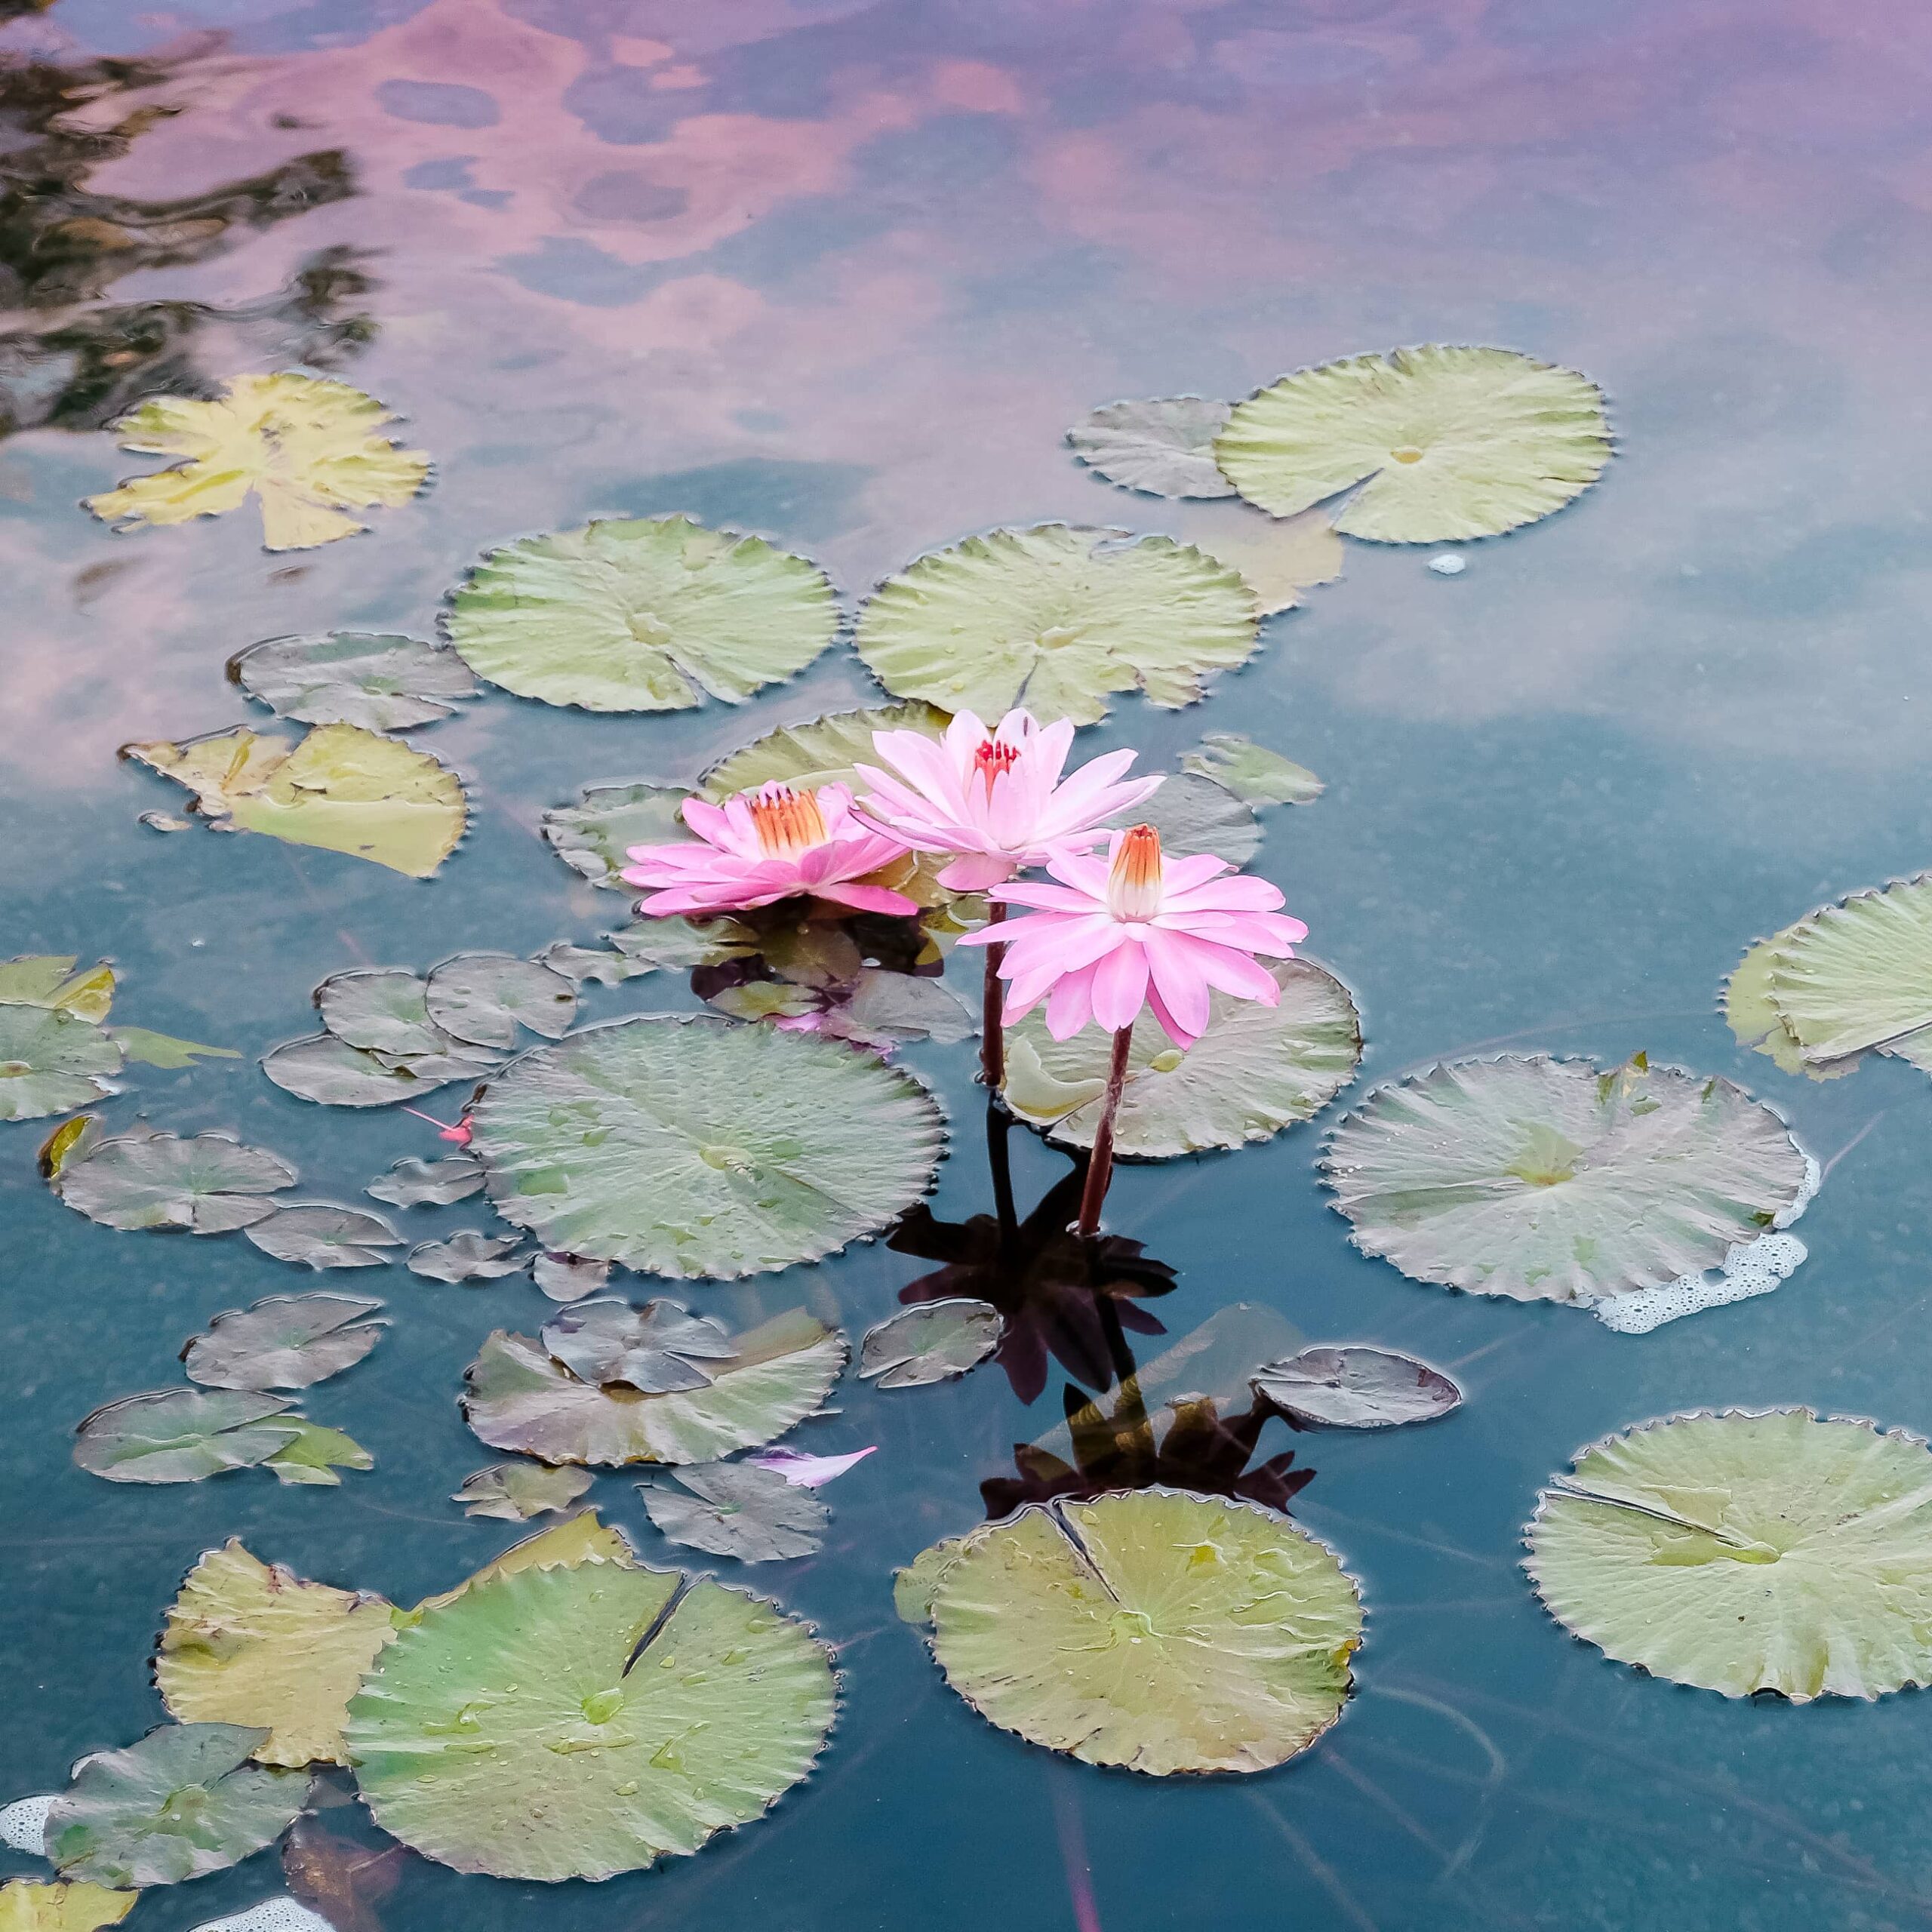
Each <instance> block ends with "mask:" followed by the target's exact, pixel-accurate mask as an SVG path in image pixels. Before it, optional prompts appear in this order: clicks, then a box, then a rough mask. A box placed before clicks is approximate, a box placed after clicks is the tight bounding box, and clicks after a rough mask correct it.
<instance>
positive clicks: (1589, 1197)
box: [1323, 1054, 1810, 1303]
mask: <svg viewBox="0 0 1932 1932" xmlns="http://www.w3.org/2000/svg"><path fill="white" fill-rule="evenodd" d="M1323 1164H1324V1169H1325V1171H1326V1174H1327V1180H1328V1184H1329V1186H1330V1187H1331V1189H1333V1190H1334V1195H1335V1200H1334V1205H1335V1207H1337V1210H1338V1211H1340V1213H1341V1214H1344V1215H1346V1217H1347V1218H1348V1219H1349V1221H1350V1222H1351V1223H1352V1224H1353V1226H1354V1229H1355V1232H1354V1235H1353V1237H1352V1238H1353V1240H1354V1241H1355V1245H1356V1246H1357V1247H1359V1248H1360V1249H1361V1251H1363V1252H1364V1254H1379V1255H1380V1256H1382V1257H1384V1258H1385V1259H1386V1260H1389V1261H1392V1262H1393V1263H1395V1266H1397V1267H1398V1268H1399V1269H1401V1271H1402V1272H1403V1273H1404V1274H1405V1275H1409V1276H1411V1278H1413V1279H1414V1280H1416V1281H1436V1282H1440V1283H1441V1284H1444V1285H1445V1286H1447V1287H1457V1288H1466V1289H1469V1290H1472V1291H1475V1292H1476V1293H1478V1294H1493V1295H1506V1296H1508V1297H1510V1298H1511V1299H1512V1300H1516V1301H1537V1300H1542V1301H1576V1302H1583V1303H1591V1302H1595V1301H1597V1300H1601V1298H1602V1297H1604V1296H1606V1295H1614V1294H1623V1293H1626V1292H1627V1291H1629V1290H1631V1289H1633V1288H1648V1287H1658V1286H1660V1285H1661V1284H1663V1283H1665V1282H1666V1281H1674V1280H1675V1279H1676V1278H1678V1276H1680V1275H1685V1274H1689V1273H1693V1272H1697V1271H1700V1270H1701V1269H1706V1268H1715V1267H1716V1266H1719V1265H1720V1264H1721V1263H1722V1262H1723V1260H1724V1256H1725V1252H1726V1251H1727V1249H1728V1248H1729V1247H1730V1246H1731V1244H1733V1243H1734V1242H1738V1241H1751V1240H1752V1239H1753V1238H1755V1237H1756V1236H1757V1235H1759V1234H1761V1233H1762V1232H1764V1229H1767V1228H1768V1227H1770V1226H1774V1224H1781V1222H1782V1219H1783V1217H1786V1216H1787V1215H1788V1214H1790V1213H1791V1212H1792V1211H1795V1209H1797V1208H1798V1207H1801V1205H1802V1203H1803V1201H1804V1199H1805V1198H1808V1196H1809V1194H1810V1181H1809V1174H1808V1168H1807V1161H1806V1158H1805V1156H1804V1154H1803V1152H1801V1151H1800V1149H1798V1146H1797V1144H1796V1143H1795V1142H1794V1141H1793V1140H1792V1137H1791V1135H1790V1134H1789V1131H1787V1130H1786V1127H1785V1124H1784V1122H1783V1121H1782V1120H1780V1118H1779V1117H1778V1116H1777V1115H1776V1114H1775V1113H1774V1112H1772V1111H1771V1110H1770V1108H1768V1107H1767V1106H1764V1105H1763V1104H1762V1103H1760V1102H1758V1101H1756V1100H1752V1098H1751V1097H1750V1096H1749V1094H1746V1092H1745V1091H1743V1089H1742V1088H1738V1087H1734V1086H1733V1085H1732V1084H1731V1083H1730V1081H1727V1080H1720V1079H1716V1078H1710V1079H1706V1078H1700V1076H1698V1075H1696V1074H1692V1073H1687V1072H1684V1071H1683V1069H1681V1068H1678V1067H1668V1066H1666V1067H1651V1066H1648V1065H1647V1063H1635V1062H1633V1063H1632V1064H1631V1065H1629V1066H1626V1067H1623V1068H1620V1069H1617V1070H1615V1071H1614V1072H1608V1073H1604V1072H1599V1071H1598V1069H1597V1068H1596V1067H1595V1066H1592V1065H1590V1064H1589V1063H1588V1062H1586V1061H1583V1060H1549V1059H1546V1058H1545V1057H1543V1056H1542V1055H1540V1054H1539V1055H1537V1056H1534V1057H1528V1058H1525V1057H1521V1056H1518V1055H1515V1054H1505V1055H1503V1056H1502V1057H1500V1058H1497V1059H1495V1060H1462V1061H1457V1062H1455V1063H1452V1064H1450V1065H1446V1066H1433V1067H1431V1068H1429V1069H1427V1071H1426V1072H1422V1073H1420V1074H1415V1075H1411V1076H1410V1077H1409V1078H1407V1079H1405V1080H1401V1081H1396V1082H1395V1083H1393V1084H1391V1085H1389V1086H1386V1087H1382V1088H1377V1090H1376V1091H1375V1092H1374V1093H1373V1094H1371V1095H1370V1096H1369V1097H1368V1098H1367V1100H1365V1101H1364V1103H1362V1105H1361V1106H1360V1107H1358V1109H1356V1110H1355V1112H1353V1113H1352V1114H1351V1115H1349V1117H1348V1118H1346V1120H1344V1121H1343V1122H1342V1124H1340V1127H1338V1128H1337V1129H1336V1130H1335V1132H1334V1136H1333V1137H1332V1138H1331V1140H1330V1142H1329V1145H1328V1149H1327V1153H1326V1154H1325V1155H1324V1159H1323Z"/></svg>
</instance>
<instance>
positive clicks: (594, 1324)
mask: <svg viewBox="0 0 1932 1932" xmlns="http://www.w3.org/2000/svg"><path fill="white" fill-rule="evenodd" d="M543 1346H545V1347H546V1349H549V1351H550V1353H551V1355H552V1356H553V1357H554V1358H555V1359H556V1360H557V1361H560V1362H561V1363H562V1364H564V1366H565V1367H566V1368H568V1370H569V1371H571V1374H573V1375H574V1376H576V1377H577V1378H578V1380H580V1381H583V1382H594V1383H596V1384H597V1385H598V1386H599V1387H600V1388H605V1389H608V1388H610V1387H611V1386H623V1387H625V1388H629V1389H635V1390H637V1392H638V1393H639V1394H640V1395H669V1394H671V1393H672V1392H673V1391H674V1390H676V1389H708V1388H709V1386H711V1383H712V1371H710V1370H709V1369H707V1368H706V1367H703V1364H704V1363H705V1362H706V1361H729V1360H730V1359H731V1357H732V1356H733V1355H735V1354H736V1353H737V1344H736V1343H734V1341H733V1340H731V1337H730V1336H729V1335H728V1334H726V1333H725V1332H724V1329H723V1328H722V1327H720V1326H719V1325H718V1323H716V1322H715V1321H706V1320H705V1319H704V1318H703V1316H701V1315H689V1314H687V1313H686V1312H685V1310H684V1309H682V1308H681V1307H680V1306H678V1303H675V1302H674V1301H651V1302H646V1303H645V1304H644V1306H642V1307H641V1308H633V1307H632V1306H631V1305H630V1303H629V1302H625V1301H585V1302H579V1303H577V1304H576V1306H574V1307H571V1308H568V1309H565V1311H564V1312H563V1313H562V1314H561V1315H558V1316H557V1317H556V1318H555V1319H554V1320H553V1321H549V1322H548V1323H546V1324H545V1326H544V1328H543Z"/></svg>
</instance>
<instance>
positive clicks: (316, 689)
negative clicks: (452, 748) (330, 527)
mask: <svg viewBox="0 0 1932 1932" xmlns="http://www.w3.org/2000/svg"><path fill="white" fill-rule="evenodd" d="M228 675H229V677H230V678H232V679H233V680H234V681H235V683H236V684H238V685H240V686H241V687H242V689H243V690H244V691H246V692H247V693H248V695H249V696H250V697H252V698H257V699H259V700H260V701H261V702H262V703H263V704H265V705H266V706H268V708H269V709H270V710H271V711H272V712H274V713H275V715H276V716H277V717H278V718H294V720H295V721H297V723H299V724H359V725H361V727H362V728H363V729H364V730H365V731H407V730H408V728H410V727H411V725H414V724H435V722H436V721H437V720H438V719H439V718H447V717H448V716H449V715H450V714H451V712H453V711H454V709H456V706H455V702H454V700H457V699H458V698H466V697H475V695H476V680H475V678H474V677H472V675H470V670H469V666H468V665H466V663H464V662H463V660H462V659H461V658H460V657H458V656H457V654H456V653H455V652H454V651H445V650H442V649H440V648H438V647H437V646H436V645H433V644H424V643H422V642H421V641H419V640H418V639H417V638H413V637H395V636H392V635H380V636H377V635H371V634H370V633H368V632H361V631H333V632H328V633H327V634H326V635H322V636H319V637H272V638H268V639H266V641H264V642H263V643H260V644H251V645H250V646H249V647H248V649H247V650H246V651H239V652H238V653H237V654H235V656H234V657H231V658H230V659H229V660H228Z"/></svg>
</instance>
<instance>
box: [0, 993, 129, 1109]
mask: <svg viewBox="0 0 1932 1932" xmlns="http://www.w3.org/2000/svg"><path fill="white" fill-rule="evenodd" d="M121 1051H122V1050H121V1048H120V1047H119V1046H118V1044H116V1043H115V1041H114V1039H113V1038H112V1036H111V1035H109V1034H107V1033H106V1032H103V1031H102V1030H101V1029H100V1027H99V1026H96V1025H94V1023H92V1022H91V1021H89V1020H82V1019H79V1018H77V1017H75V1015H74V1014H72V1013H70V1012H68V1011H66V1009H65V1008H59V1007H42V1006H26V1005H5V1006H0V1120H45V1118H47V1117H48V1115H50V1114H65V1113H72V1112H73V1111H74V1109H75V1108H77V1107H85V1106H88V1105H89V1104H90V1103H92V1102H94V1101H95V1100H100V1098H102V1097H103V1095H106V1094H112V1092H113V1091H115V1090H114V1088H113V1087H112V1085H111V1084H109V1082H108V1081H107V1080H106V1078H105V1076H106V1075H108V1074H110V1073H118V1072H120V1071H121Z"/></svg>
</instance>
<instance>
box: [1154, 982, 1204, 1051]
mask: <svg viewBox="0 0 1932 1932" xmlns="http://www.w3.org/2000/svg"><path fill="white" fill-rule="evenodd" d="M1147 1004H1149V1006H1150V1007H1152V1008H1153V1010H1154V1017H1155V1019H1156V1020H1158V1021H1159V1022H1160V1023H1161V1030H1162V1031H1163V1032H1165V1033H1166V1035H1167V1036H1168V1038H1169V1039H1171V1041H1173V1042H1174V1044H1175V1045H1176V1046H1177V1047H1178V1048H1180V1050H1181V1051H1182V1052H1183V1053H1186V1051H1187V1050H1188V1048H1189V1047H1191V1046H1192V1045H1193V1044H1194V1043H1195V1041H1196V1040H1198V1039H1199V1038H1200V1037H1201V1035H1199V1034H1198V1033H1190V1032H1189V1031H1188V1030H1187V1029H1186V1027H1185V1026H1183V1025H1182V1024H1181V1023H1180V1021H1179V1020H1177V1019H1176V1018H1175V1017H1174V1014H1173V1012H1172V1011H1171V1009H1170V1008H1169V1007H1168V1003H1167V1001H1165V1000H1164V999H1162V998H1161V989H1160V988H1159V987H1158V986H1149V987H1148V989H1147Z"/></svg>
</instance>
